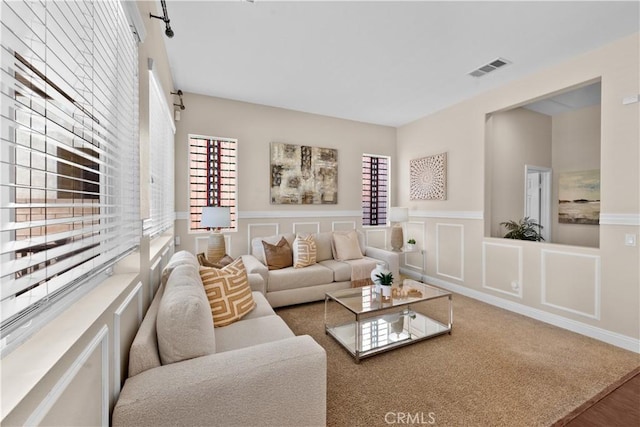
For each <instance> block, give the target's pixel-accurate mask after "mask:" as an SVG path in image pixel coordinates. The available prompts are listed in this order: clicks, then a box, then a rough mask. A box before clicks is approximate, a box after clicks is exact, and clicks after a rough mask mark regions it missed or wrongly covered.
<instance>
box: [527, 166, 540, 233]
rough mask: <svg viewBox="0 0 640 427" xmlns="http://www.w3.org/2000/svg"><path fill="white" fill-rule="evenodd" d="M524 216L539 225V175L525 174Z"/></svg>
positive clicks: (534, 173) (536, 173)
mask: <svg viewBox="0 0 640 427" xmlns="http://www.w3.org/2000/svg"><path fill="white" fill-rule="evenodd" d="M526 207H527V208H526V209H527V211H526V212H525V216H528V217H529V218H531V219H532V220H533V221H535V222H536V223H538V224H540V217H541V215H540V173H538V172H529V173H528V174H527V203H526Z"/></svg>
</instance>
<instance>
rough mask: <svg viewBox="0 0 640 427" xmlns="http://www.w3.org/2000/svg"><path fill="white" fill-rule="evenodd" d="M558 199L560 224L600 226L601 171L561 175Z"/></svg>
mask: <svg viewBox="0 0 640 427" xmlns="http://www.w3.org/2000/svg"><path fill="white" fill-rule="evenodd" d="M558 199H559V200H558V222H560V223H562V224H591V225H598V224H599V223H600V170H599V169H594V170H587V171H579V172H563V173H560V175H559V178H558Z"/></svg>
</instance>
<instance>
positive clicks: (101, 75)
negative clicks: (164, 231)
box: [0, 0, 140, 335]
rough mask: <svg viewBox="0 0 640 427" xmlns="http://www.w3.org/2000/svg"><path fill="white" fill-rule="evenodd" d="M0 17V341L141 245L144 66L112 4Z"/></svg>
mask: <svg viewBox="0 0 640 427" xmlns="http://www.w3.org/2000/svg"><path fill="white" fill-rule="evenodd" d="M0 7H2V10H1V14H0V17H1V23H2V27H1V29H0V31H1V34H0V36H1V38H0V40H1V56H0V72H1V75H0V81H1V83H2V86H1V95H0V96H1V103H0V109H1V114H2V121H1V124H0V128H1V136H0V137H1V139H2V143H1V148H0V150H1V151H0V154H1V156H0V178H1V181H0V201H1V203H2V204H1V209H0V266H1V269H0V278H1V297H2V302H1V303H2V307H1V309H2V310H1V311H2V315H1V316H2V324H1V328H0V330H1V331H2V333H3V335H5V334H6V333H7V332H9V331H11V330H13V329H14V328H15V327H17V326H19V325H20V324H21V323H24V321H26V320H27V319H28V318H30V317H31V316H32V315H34V314H36V313H38V312H39V311H40V310H43V309H45V308H47V307H50V306H51V305H52V304H54V303H55V302H56V301H59V300H60V299H61V298H62V297H63V296H64V295H66V294H68V293H69V292H70V291H71V290H73V289H77V287H78V286H80V285H82V284H84V283H87V282H88V281H89V279H90V278H91V277H93V276H95V275H96V274H97V273H98V272H100V271H102V270H104V269H105V268H106V267H108V266H109V265H110V264H112V263H113V262H114V261H115V260H116V259H118V258H119V257H121V256H122V255H123V254H125V253H127V252H128V251H129V250H131V249H132V248H134V247H135V246H136V245H137V244H138V243H139V238H140V221H139V217H140V215H139V183H138V175H139V173H138V169H139V165H138V148H137V147H138V142H137V140H138V81H137V69H138V58H137V48H136V45H135V42H134V39H133V36H132V34H131V31H130V29H129V26H128V24H127V20H126V18H125V16H124V13H123V11H122V8H121V5H120V2H119V1H117V0H108V1H99V2H90V1H78V2H54V1H11V2H2V4H1V6H0Z"/></svg>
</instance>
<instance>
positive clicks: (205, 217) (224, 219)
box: [200, 206, 231, 227]
mask: <svg viewBox="0 0 640 427" xmlns="http://www.w3.org/2000/svg"><path fill="white" fill-rule="evenodd" d="M200 225H202V226H203V227H229V226H231V208H229V207H217V206H215V207H214V206H207V207H204V208H202V217H200Z"/></svg>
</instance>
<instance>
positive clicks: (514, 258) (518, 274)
mask: <svg viewBox="0 0 640 427" xmlns="http://www.w3.org/2000/svg"><path fill="white" fill-rule="evenodd" d="M522 264H523V261H522V247H521V246H513V245H505V244H502V243H489V242H483V243H482V287H483V288H486V289H491V290H492V291H496V292H500V293H503V294H507V295H513V296H516V297H518V298H522V281H523V279H522V278H523V273H522Z"/></svg>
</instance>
